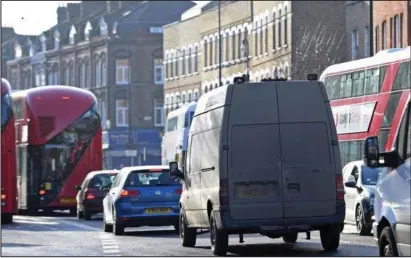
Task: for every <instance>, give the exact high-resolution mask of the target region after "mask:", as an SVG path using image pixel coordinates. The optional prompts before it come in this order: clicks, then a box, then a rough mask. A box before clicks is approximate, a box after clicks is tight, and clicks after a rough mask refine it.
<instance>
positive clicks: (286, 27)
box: [284, 6, 288, 45]
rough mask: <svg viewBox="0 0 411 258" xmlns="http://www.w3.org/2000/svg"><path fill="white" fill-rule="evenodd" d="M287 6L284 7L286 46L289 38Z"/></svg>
mask: <svg viewBox="0 0 411 258" xmlns="http://www.w3.org/2000/svg"><path fill="white" fill-rule="evenodd" d="M287 16H288V15H287V6H286V7H284V45H287V42H288V40H287V38H288V34H287V33H288V21H287V19H288V18H287Z"/></svg>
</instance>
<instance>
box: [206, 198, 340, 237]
mask: <svg viewBox="0 0 411 258" xmlns="http://www.w3.org/2000/svg"><path fill="white" fill-rule="evenodd" d="M216 208H217V207H216ZM214 212H215V215H216V223H217V227H218V228H219V229H225V230H227V231H228V232H229V233H233V234H234V233H239V232H242V233H262V232H265V233H268V232H270V233H287V232H305V231H308V230H318V229H319V228H321V227H322V226H326V225H330V224H341V223H343V222H344V219H345V205H339V206H338V207H337V212H336V213H335V214H334V215H333V216H328V217H309V218H289V219H268V220H233V219H231V218H230V211H229V210H228V208H220V209H214Z"/></svg>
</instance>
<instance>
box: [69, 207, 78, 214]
mask: <svg viewBox="0 0 411 258" xmlns="http://www.w3.org/2000/svg"><path fill="white" fill-rule="evenodd" d="M70 215H71V216H76V215H77V209H76V208H74V209H70Z"/></svg>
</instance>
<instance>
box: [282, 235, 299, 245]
mask: <svg viewBox="0 0 411 258" xmlns="http://www.w3.org/2000/svg"><path fill="white" fill-rule="evenodd" d="M297 238H298V233H289V234H286V235H284V236H283V241H284V242H285V243H289V244H294V243H295V242H297Z"/></svg>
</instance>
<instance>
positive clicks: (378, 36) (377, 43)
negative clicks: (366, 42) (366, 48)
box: [375, 25, 380, 53]
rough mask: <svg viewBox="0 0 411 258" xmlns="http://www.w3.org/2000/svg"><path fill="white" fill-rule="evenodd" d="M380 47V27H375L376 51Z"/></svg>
mask: <svg viewBox="0 0 411 258" xmlns="http://www.w3.org/2000/svg"><path fill="white" fill-rule="evenodd" d="M379 47H380V27H379V26H378V25H377V27H375V53H377V52H378V51H379V49H380V48H379Z"/></svg>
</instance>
